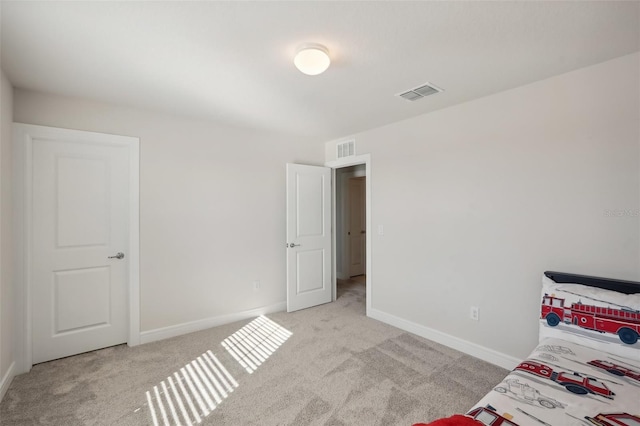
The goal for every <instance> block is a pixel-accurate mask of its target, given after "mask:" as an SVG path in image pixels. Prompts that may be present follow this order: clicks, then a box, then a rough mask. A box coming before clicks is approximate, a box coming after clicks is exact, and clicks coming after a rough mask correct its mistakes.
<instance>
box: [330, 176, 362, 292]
mask: <svg viewBox="0 0 640 426" xmlns="http://www.w3.org/2000/svg"><path fill="white" fill-rule="evenodd" d="M366 180H367V167H366V164H357V165H354V166H348V167H343V168H338V169H336V171H335V185H336V186H335V244H336V246H335V247H336V250H335V252H336V298H337V299H338V298H340V297H341V296H343V295H344V294H345V293H347V292H348V293H351V294H352V295H355V296H357V297H356V300H360V301H362V302H363V304H364V301H365V300H366V282H367V275H366V273H367V198H366V197H367V191H366V186H367V182H366Z"/></svg>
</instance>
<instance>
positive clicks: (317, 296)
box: [287, 164, 332, 312]
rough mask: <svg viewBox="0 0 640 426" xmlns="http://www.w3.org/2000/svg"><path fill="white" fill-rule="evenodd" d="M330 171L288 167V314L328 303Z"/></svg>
mask: <svg viewBox="0 0 640 426" xmlns="http://www.w3.org/2000/svg"><path fill="white" fill-rule="evenodd" d="M331 259H332V257H331V169H329V168H327V167H316V166H305V165H301V164H287V311H288V312H292V311H297V310H299V309H305V308H309V307H311V306H316V305H320V304H322V303H328V302H330V301H331Z"/></svg>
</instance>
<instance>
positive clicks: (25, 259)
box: [12, 123, 140, 374]
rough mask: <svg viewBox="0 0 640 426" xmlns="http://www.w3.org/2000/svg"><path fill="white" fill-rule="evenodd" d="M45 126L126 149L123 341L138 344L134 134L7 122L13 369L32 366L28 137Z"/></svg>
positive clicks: (52, 132) (30, 151) (137, 177)
mask: <svg viewBox="0 0 640 426" xmlns="http://www.w3.org/2000/svg"><path fill="white" fill-rule="evenodd" d="M43 130H46V132H47V134H48V135H56V134H58V135H60V137H61V138H64V140H66V141H72V142H74V143H82V144H90V145H110V146H124V147H127V148H128V150H129V224H128V225H129V241H128V246H127V247H125V248H124V250H125V252H126V253H127V256H128V257H129V271H128V278H129V283H128V284H129V291H128V302H129V309H128V312H129V315H128V318H127V322H128V338H127V344H128V345H129V346H137V345H139V344H140V139H139V138H137V137H131V136H119V135H111V134H105V133H96V132H87V131H82V130H72V129H63V128H57V127H48V126H38V125H33V124H23V123H13V141H12V142H13V145H12V148H13V167H14V170H13V177H14V182H13V205H14V210H13V221H14V224H15V227H14V230H15V231H14V232H15V234H14V254H15V262H14V265H15V281H14V289H15V293H14V300H15V309H16V311H15V312H16V316H15V319H16V321H15V329H14V330H15V331H14V333H15V341H14V343H15V347H16V351H17V353H16V360H17V365H16V367H17V372H16V374H21V373H26V372H29V371H30V370H31V367H32V365H33V364H32V360H33V358H32V350H33V348H32V324H31V288H32V286H31V266H32V265H31V261H32V259H31V257H32V256H31V250H32V241H31V238H32V231H31V230H32V224H33V207H32V202H31V200H32V196H33V182H32V174H33V140H32V137H31V134H32V133H38V132H40V131H43Z"/></svg>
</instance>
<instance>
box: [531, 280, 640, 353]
mask: <svg viewBox="0 0 640 426" xmlns="http://www.w3.org/2000/svg"><path fill="white" fill-rule="evenodd" d="M546 337H556V338H560V339H564V340H567V341H570V342H574V343H578V344H580V345H583V346H588V347H591V348H594V349H598V350H602V351H604V352H607V353H610V354H613V355H618V356H622V357H626V358H631V359H635V360H637V359H640V294H624V293H618V292H616V291H611V290H605V289H601V288H596V287H588V286H584V285H581V284H559V283H556V282H555V281H553V280H551V279H550V278H547V277H546V276H544V275H543V278H542V299H541V306H540V333H539V340H540V341H542V339H544V338H546Z"/></svg>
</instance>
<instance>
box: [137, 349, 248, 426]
mask: <svg viewBox="0 0 640 426" xmlns="http://www.w3.org/2000/svg"><path fill="white" fill-rule="evenodd" d="M237 387H238V382H236V381H235V379H234V378H233V377H232V376H231V374H229V372H228V371H227V369H226V368H225V367H224V365H222V364H221V363H220V361H219V360H218V358H216V356H215V355H214V354H213V353H212V352H211V351H207V352H205V353H203V354H202V355H200V356H199V357H197V358H196V359H194V360H193V361H191V362H190V363H188V364H187V365H185V366H184V367H182V368H180V370H179V371H176V372H175V373H173V376H169V377H167V379H166V380H163V381H162V382H161V383H160V384H159V385H157V386H154V387H153V389H152V390H150V391H147V394H146V396H147V405H148V407H149V411H150V413H151V418H152V421H153V424H154V426H161V425H162V426H168V425H194V424H198V423H201V422H202V419H204V418H205V417H207V416H208V415H209V414H210V413H211V412H212V411H213V410H215V409H216V407H217V406H218V405H220V403H221V402H222V401H223V400H224V399H226V398H227V397H228V396H229V394H230V393H231V392H233V390H234V389H235V388H237Z"/></svg>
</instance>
